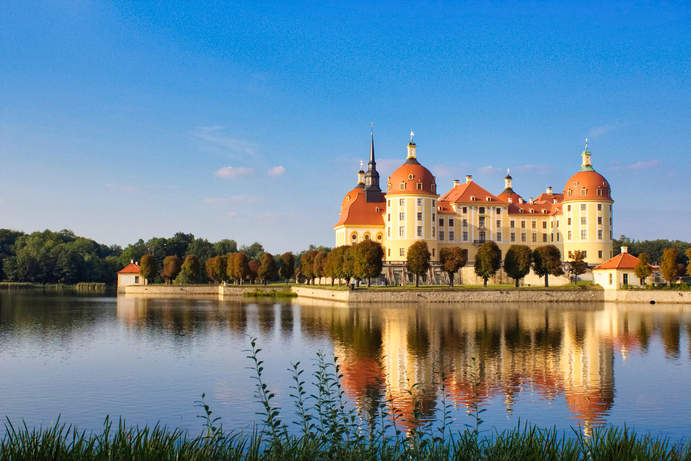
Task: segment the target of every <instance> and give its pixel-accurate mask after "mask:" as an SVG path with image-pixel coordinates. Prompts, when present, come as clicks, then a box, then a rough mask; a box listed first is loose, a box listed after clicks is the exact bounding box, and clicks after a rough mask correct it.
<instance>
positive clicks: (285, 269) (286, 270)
mask: <svg viewBox="0 0 691 461" xmlns="http://www.w3.org/2000/svg"><path fill="white" fill-rule="evenodd" d="M294 272H295V256H293V253H291V252H290V251H288V252H285V253H283V254H282V255H281V267H280V268H279V269H278V274H279V275H280V277H281V279H283V280H285V281H286V282H288V280H290V278H291V277H292V276H293V273H294Z"/></svg>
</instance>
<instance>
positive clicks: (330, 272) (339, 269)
mask: <svg viewBox="0 0 691 461" xmlns="http://www.w3.org/2000/svg"><path fill="white" fill-rule="evenodd" d="M347 249H348V247H347V246H345V245H344V246H340V247H336V248H334V249H333V250H331V251H330V252H329V254H328V255H327V256H326V269H325V273H326V275H327V276H328V277H330V278H331V285H332V286H333V284H334V282H335V281H336V279H338V284H339V285H340V284H341V280H342V279H343V257H344V256H345V252H346V251H347Z"/></svg>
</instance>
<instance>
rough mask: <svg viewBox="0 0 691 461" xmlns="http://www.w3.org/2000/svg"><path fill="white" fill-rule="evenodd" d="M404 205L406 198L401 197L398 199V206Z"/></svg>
mask: <svg viewBox="0 0 691 461" xmlns="http://www.w3.org/2000/svg"><path fill="white" fill-rule="evenodd" d="M404 205H405V199H404V198H402V199H399V200H398V206H404Z"/></svg>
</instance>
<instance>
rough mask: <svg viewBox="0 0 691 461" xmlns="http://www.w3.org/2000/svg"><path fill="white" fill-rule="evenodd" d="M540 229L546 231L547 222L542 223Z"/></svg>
mask: <svg viewBox="0 0 691 461" xmlns="http://www.w3.org/2000/svg"><path fill="white" fill-rule="evenodd" d="M542 228H543V229H547V221H544V222H543V223H542Z"/></svg>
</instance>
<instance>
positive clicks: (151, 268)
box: [139, 253, 158, 281]
mask: <svg viewBox="0 0 691 461" xmlns="http://www.w3.org/2000/svg"><path fill="white" fill-rule="evenodd" d="M157 272H158V267H157V266H156V260H155V259H154V257H153V256H151V255H150V254H148V253H147V254H145V255H144V256H142V259H141V260H140V262H139V275H140V276H142V277H143V278H144V280H147V281H152V280H153V279H154V277H156V273H157Z"/></svg>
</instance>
